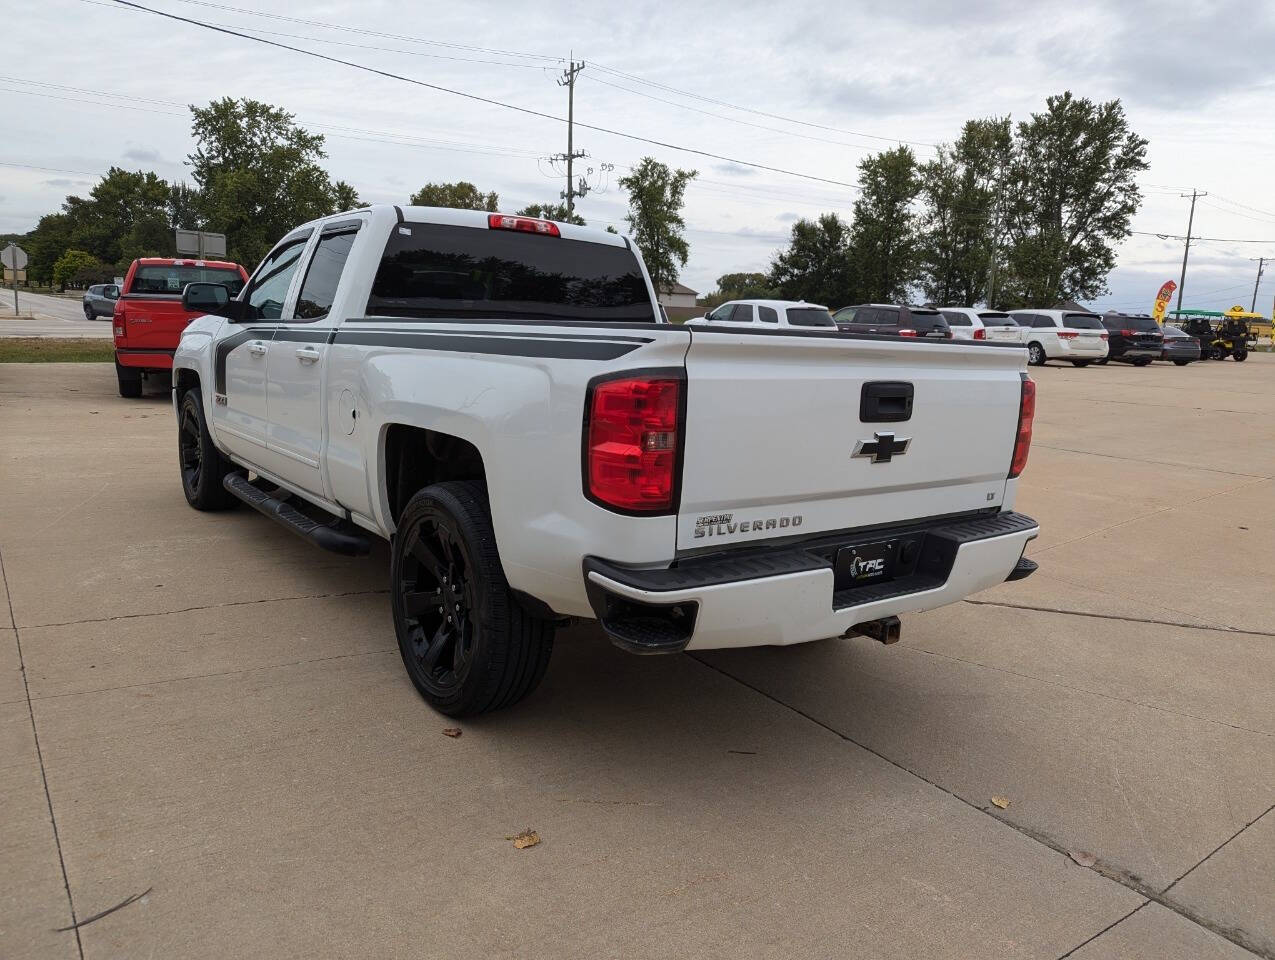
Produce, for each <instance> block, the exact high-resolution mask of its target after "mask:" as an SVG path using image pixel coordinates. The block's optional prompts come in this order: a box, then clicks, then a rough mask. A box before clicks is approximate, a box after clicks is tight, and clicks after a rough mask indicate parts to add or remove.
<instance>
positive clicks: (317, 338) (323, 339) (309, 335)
mask: <svg viewBox="0 0 1275 960" xmlns="http://www.w3.org/2000/svg"><path fill="white" fill-rule="evenodd" d="M334 332H335V330H330V329H328V328H327V327H320V328H318V329H308V330H297V329H295V328H292V327H279V328H278V329H277V330H275V332H274V340H275V343H278V342H280V341H283V342H284V343H328V342H329V338H330V337H331V336H332V334H333V333H334Z"/></svg>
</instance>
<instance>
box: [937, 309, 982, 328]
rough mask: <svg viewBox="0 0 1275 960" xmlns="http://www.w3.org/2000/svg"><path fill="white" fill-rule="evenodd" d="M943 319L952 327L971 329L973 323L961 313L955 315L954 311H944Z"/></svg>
mask: <svg viewBox="0 0 1275 960" xmlns="http://www.w3.org/2000/svg"><path fill="white" fill-rule="evenodd" d="M943 319H944V320H946V321H947V322H948V323H950V324H951V325H952V326H954V327H972V326H974V323H973V321H972V320H970V318H969V317H968V316H966V315H965V314H963V313H957V312H956V311H955V310H944V311H943Z"/></svg>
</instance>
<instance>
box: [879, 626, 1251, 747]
mask: <svg viewBox="0 0 1275 960" xmlns="http://www.w3.org/2000/svg"><path fill="white" fill-rule="evenodd" d="M899 649H901V650H905V651H907V652H908V653H923V654H925V655H926V656H927V657H938V658H940V659H942V660H949V661H951V662H953V663H964V664H967V665H968V666H971V667H979V668H981V669H983V670H994V671H995V672H996V673H1003V674H1005V675H1006V676H1010V677H1020V678H1021V679H1023V680H1033V681H1035V682H1037V683H1045V684H1048V685H1049V686H1051V687H1058V688H1060V689H1062V690H1070V691H1072V692H1073V693H1083V694H1085V695H1086V696H1091V697H1102V698H1103V699H1104V700H1114V701H1116V702H1117V703H1127V704H1130V705H1132V706H1135V707H1145V708H1146V709H1148V710H1158V711H1160V712H1161V713H1167V714H1169V715H1170V716H1173V717H1182V718H1183V719H1186V720H1198V721H1200V722H1201V723H1216V724H1217V725H1218V726H1222V727H1230V728H1231V729H1232V730H1239V731H1240V732H1241V733H1252V734H1255V735H1257V736H1259V737H1272V736H1275V732H1272V731H1269V730H1254V729H1253V728H1252V727H1244V726H1240V725H1239V724H1237V723H1229V722H1227V721H1226V720H1218V719H1215V718H1213V717H1200V716H1196V715H1195V714H1194V713H1182V712H1180V711H1178V710H1170V709H1169V708H1168V707H1162V706H1160V705H1159V704H1155V703H1146V702H1144V701H1142V700H1132V699H1130V698H1129V697H1118V696H1116V695H1115V694H1113V693H1103V692H1102V691H1100V690H1086V689H1085V688H1084V687H1077V686H1073V685H1072V684H1070V683H1062V682H1061V681H1058V680H1050V679H1048V678H1046V677H1034V676H1032V675H1031V674H1030V673H1019V672H1018V671H1017V670H1008V669H1006V668H1005V667H997V666H995V665H993V664H990V663H979V662H978V661H977V660H967V659H965V658H964V657H954V656H952V655H951V654H950V653H940V652H939V651H937V650H926V649H925V648H924V647H917V646H912V645H909V644H900V645H899Z"/></svg>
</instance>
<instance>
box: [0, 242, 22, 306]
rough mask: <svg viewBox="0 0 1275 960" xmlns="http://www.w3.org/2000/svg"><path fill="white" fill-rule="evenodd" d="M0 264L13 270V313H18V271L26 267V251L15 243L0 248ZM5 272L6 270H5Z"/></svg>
mask: <svg viewBox="0 0 1275 960" xmlns="http://www.w3.org/2000/svg"><path fill="white" fill-rule="evenodd" d="M0 264H4V266H6V267H8V268H9V270H12V271H13V315H14V316H15V317H16V316H17V315H18V271H19V270H25V269H26V267H27V252H26V251H25V250H23V249H22V248H21V247H20V246H18V245H17V244H16V243H11V244H9V245H8V246H7V247H5V248H4V249H3V250H0ZM6 272H7V271H6Z"/></svg>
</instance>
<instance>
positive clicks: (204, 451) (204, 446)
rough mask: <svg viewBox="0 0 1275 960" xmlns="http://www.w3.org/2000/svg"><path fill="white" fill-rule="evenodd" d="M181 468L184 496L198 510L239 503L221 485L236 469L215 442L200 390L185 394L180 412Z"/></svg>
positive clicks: (189, 391) (178, 452) (178, 445)
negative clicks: (209, 427) (205, 416)
mask: <svg viewBox="0 0 1275 960" xmlns="http://www.w3.org/2000/svg"><path fill="white" fill-rule="evenodd" d="M177 466H178V469H180V470H181V478H182V493H184V494H186V502H187V503H189V504H190V505H191V506H192V507H194V508H195V509H196V510H224V509H226V508H227V507H230V506H234V504H235V503H236V500H235V498H234V497H233V496H231V494H230V493H229V492H228V491H227V490H226V488H225V487H223V486H222V485H221V481H222V480H223V479H224V478H225V476H226V474H228V473H230V472H231V471H232V470H234V469H235V465H234V464H233V463H231V462H230V461H229V460H227V459H226V458H225V457H223V456H222V455H221V451H220V450H218V449H217V447H216V445H215V444H214V443H213V441H212V436H211V435H210V434H209V432H208V422H207V421H206V420H205V419H204V403H203V398H202V397H201V396H200V393H199V390H198V388H192V389H190V390H187V391H186V392H185V393H184V394H182V400H181V405H180V406H179V407H178V409H177Z"/></svg>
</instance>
